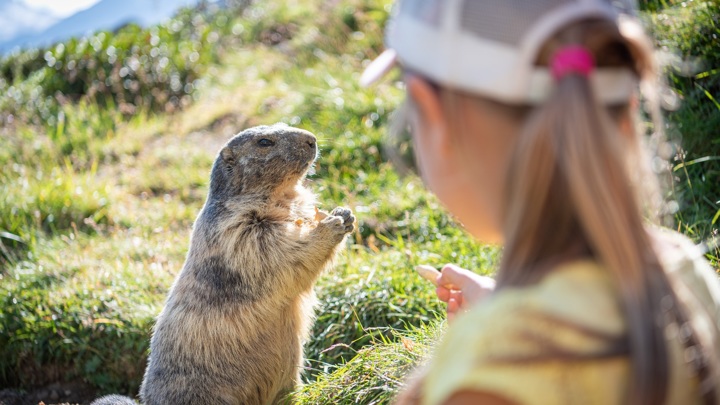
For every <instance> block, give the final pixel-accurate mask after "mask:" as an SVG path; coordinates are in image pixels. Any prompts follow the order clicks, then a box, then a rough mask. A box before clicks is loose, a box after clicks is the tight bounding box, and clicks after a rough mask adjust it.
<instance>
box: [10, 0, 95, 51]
mask: <svg viewBox="0 0 720 405" xmlns="http://www.w3.org/2000/svg"><path fill="white" fill-rule="evenodd" d="M99 1H100V0H0V42H3V41H7V40H10V39H11V38H13V37H15V36H17V35H22V34H24V33H32V32H40V31H42V30H44V29H45V28H47V27H49V26H51V25H52V24H54V23H56V22H57V21H59V20H61V19H63V18H65V17H68V16H70V15H72V14H74V13H76V12H78V11H81V10H84V9H86V8H88V7H91V6H93V5H94V4H95V3H97V2H99Z"/></svg>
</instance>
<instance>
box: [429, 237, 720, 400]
mask: <svg viewBox="0 0 720 405" xmlns="http://www.w3.org/2000/svg"><path fill="white" fill-rule="evenodd" d="M661 239H662V240H663V242H662V243H663V244H664V246H665V247H664V248H663V249H662V252H663V253H662V255H663V256H662V257H661V259H662V260H663V263H664V265H665V266H666V268H667V269H670V270H669V271H671V272H677V273H675V275H678V276H679V277H680V278H681V280H682V281H683V283H684V284H685V285H687V286H688V287H689V289H690V290H691V291H692V292H693V293H694V294H695V295H697V296H698V298H699V300H700V302H701V304H702V306H703V307H704V308H700V310H707V311H710V313H711V317H709V318H708V319H711V320H712V321H714V322H718V321H720V286H719V285H718V279H717V275H716V274H715V272H714V271H713V269H712V268H711V267H710V266H709V265H708V264H707V262H706V261H705V260H704V258H703V257H702V254H701V253H700V252H698V251H697V250H696V249H695V248H694V246H693V245H692V243H691V242H690V241H688V240H687V239H685V238H684V237H681V236H679V235H676V234H672V235H664V236H662V237H661ZM626 329H627V325H626V324H625V320H624V317H623V313H622V309H621V306H620V299H619V295H618V293H617V291H616V288H615V287H614V286H613V283H612V282H611V280H610V278H609V276H608V275H607V274H606V272H605V271H604V269H603V268H602V267H601V266H600V265H598V264H596V263H595V262H591V261H583V262H574V263H569V264H566V265H563V266H561V267H559V268H557V269H556V270H554V271H553V272H552V273H551V274H549V275H548V276H546V277H545V278H544V279H543V280H542V281H541V282H540V283H538V284H536V285H533V286H529V287H524V288H508V289H504V290H502V291H500V292H498V293H496V294H494V295H493V296H492V297H490V298H488V299H487V300H486V301H484V302H482V303H481V304H479V305H477V306H475V307H473V308H472V309H470V310H469V311H468V312H467V313H465V314H463V315H461V316H459V317H458V318H457V319H456V320H455V322H454V323H453V324H452V326H451V327H450V328H449V329H448V331H447V334H446V335H445V337H444V338H443V341H442V342H441V344H440V346H439V347H438V348H437V350H436V353H435V356H434V357H433V359H432V360H431V362H430V365H429V368H428V373H427V375H426V378H425V379H424V384H423V387H422V391H423V392H422V394H423V395H422V398H423V403H424V404H441V403H443V402H444V401H445V400H447V399H449V398H450V397H451V396H452V394H453V393H455V392H457V391H460V390H469V391H482V392H487V393H492V394H495V395H498V396H500V397H502V398H505V399H507V400H510V401H514V402H515V403H517V404H520V405H524V404H589V405H591V404H598V405H612V404H622V403H624V398H625V395H626V393H627V389H628V382H629V376H630V366H629V360H628V358H627V357H626V356H622V355H620V356H615V357H609V358H604V359H591V360H587V359H585V360H565V361H563V360H538V361H518V362H511V361H497V360H499V359H503V360H507V359H512V358H516V359H532V358H533V357H534V356H536V357H537V356H542V355H546V354H548V353H547V350H548V348H552V349H553V352H554V353H572V354H583V353H585V354H590V353H597V352H598V351H602V350H603V349H604V348H606V346H607V340H606V339H604V338H603V336H622V335H623V334H624V333H625V332H626ZM669 350H670V364H671V376H670V387H669V391H668V400H669V401H668V402H667V403H668V404H672V405H675V404H677V405H690V404H695V403H698V398H697V381H696V380H695V379H694V378H693V377H692V376H691V374H690V371H689V368H688V367H687V366H685V362H684V359H683V354H682V353H683V350H684V348H683V346H682V344H681V342H680V341H679V340H678V339H677V338H670V339H669ZM556 358H557V356H556Z"/></svg>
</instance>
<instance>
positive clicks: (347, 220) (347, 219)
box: [330, 207, 355, 233]
mask: <svg viewBox="0 0 720 405" xmlns="http://www.w3.org/2000/svg"><path fill="white" fill-rule="evenodd" d="M330 215H332V216H334V217H340V218H342V224H343V227H344V231H345V233H347V232H352V231H353V229H355V225H354V224H355V216H354V215H353V214H352V211H350V210H349V209H347V208H344V207H337V208H335V209H334V210H332V212H331V213H330Z"/></svg>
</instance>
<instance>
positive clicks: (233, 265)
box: [140, 125, 355, 405]
mask: <svg viewBox="0 0 720 405" xmlns="http://www.w3.org/2000/svg"><path fill="white" fill-rule="evenodd" d="M261 140H266V141H261ZM316 154H317V147H316V145H315V137H314V136H313V135H312V134H310V133H308V132H306V131H302V130H299V129H296V128H292V127H288V126H284V125H274V126H269V127H267V126H263V127H256V128H251V129H248V130H245V131H243V132H241V133H240V134H238V135H237V136H236V137H234V138H233V139H232V140H230V142H228V144H227V145H226V146H225V147H224V148H223V149H222V150H221V151H220V153H219V155H218V157H217V159H216V161H215V165H214V166H213V170H212V174H211V184H210V192H209V193H208V199H207V202H206V203H205V206H204V207H203V210H202V211H201V213H200V215H199V216H198V218H197V220H196V222H195V225H194V228H193V233H192V238H191V242H190V250H189V252H188V255H187V260H186V262H185V265H184V266H183V269H182V271H181V272H180V274H179V275H178V276H177V278H176V280H175V282H174V284H173V286H172V288H171V290H170V293H169V295H168V298H167V302H166V304H165V308H164V309H163V310H162V312H161V314H160V316H159V318H158V320H157V324H156V326H155V330H154V333H153V336H152V340H151V353H150V358H149V360H148V366H147V370H146V372H145V377H144V379H143V383H142V387H141V390H140V397H141V399H142V402H143V403H145V404H147V405H156V404H176V405H179V404H268V403H273V402H277V401H279V400H280V399H282V398H283V397H284V396H285V395H286V394H287V393H288V392H289V391H290V390H292V389H293V387H294V386H295V385H296V384H297V383H298V381H299V375H300V368H301V366H302V362H303V355H302V345H303V342H304V341H305V340H306V339H307V337H308V332H309V328H310V326H311V322H312V308H313V305H314V304H315V302H316V300H315V294H314V292H313V284H314V283H315V281H316V279H317V277H318V275H319V274H320V272H321V271H322V270H323V269H324V268H325V267H327V266H328V264H329V263H330V262H331V260H332V259H333V257H334V255H335V252H336V250H337V249H338V246H340V245H341V242H342V241H343V239H344V237H345V235H346V234H347V233H349V232H350V231H352V229H353V223H354V220H355V218H354V217H353V216H352V213H351V212H350V210H347V209H344V208H336V209H335V210H334V211H333V212H332V214H330V215H328V216H327V217H325V218H324V219H321V220H319V221H317V220H316V219H315V218H316V211H315V198H314V196H313V194H312V193H311V192H310V191H309V190H307V189H306V188H304V187H303V186H302V184H301V183H302V181H303V180H304V178H305V174H306V173H307V171H308V170H309V168H310V167H311V165H312V163H313V162H314V160H315V157H316Z"/></svg>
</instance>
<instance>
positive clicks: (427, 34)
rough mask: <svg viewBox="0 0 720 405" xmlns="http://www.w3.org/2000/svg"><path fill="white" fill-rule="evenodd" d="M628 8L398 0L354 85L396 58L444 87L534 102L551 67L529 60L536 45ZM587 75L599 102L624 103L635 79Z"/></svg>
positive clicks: (602, 71) (530, 1) (606, 0)
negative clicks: (381, 47) (378, 46)
mask: <svg viewBox="0 0 720 405" xmlns="http://www.w3.org/2000/svg"><path fill="white" fill-rule="evenodd" d="M633 12H634V6H633V4H628V3H627V2H623V1H620V0H400V1H399V2H398V4H397V5H396V9H395V15H394V16H393V17H392V18H391V20H390V23H389V24H388V29H387V36H386V44H387V46H388V49H387V50H386V51H385V52H383V53H382V54H381V55H380V56H379V57H378V58H376V59H375V60H374V61H373V62H372V63H370V65H369V66H368V67H367V69H366V70H365V72H364V73H363V75H362V77H361V78H360V84H361V85H363V86H368V85H370V84H372V83H373V82H375V81H377V80H378V79H379V78H380V77H382V76H383V75H384V74H385V73H387V71H389V70H390V69H391V68H392V67H393V66H394V65H395V63H396V62H398V61H399V62H400V63H401V64H402V65H403V66H404V67H405V68H407V69H409V70H411V71H413V72H416V73H418V74H421V75H423V76H425V77H427V78H428V79H430V80H432V81H434V82H436V83H438V84H440V85H443V86H447V87H449V88H454V89H459V90H465V91H468V92H472V93H477V94H481V95H484V96H486V97H488V98H492V99H495V100H498V101H502V102H506V103H510V104H536V103H540V102H542V101H543V100H545V99H546V98H547V97H548V96H549V95H550V94H551V92H552V89H553V86H554V79H553V77H552V74H551V72H550V70H549V69H548V68H547V67H544V66H536V65H535V63H534V62H535V60H536V59H537V54H538V52H539V51H540V48H541V47H542V46H543V44H544V43H545V42H546V41H547V40H548V39H549V38H550V37H551V36H552V35H553V34H555V33H556V32H557V31H558V30H560V29H562V28H564V27H566V26H567V25H568V24H570V23H573V22H576V21H580V20H583V19H589V18H594V19H598V18H599V19H607V20H610V21H617V19H618V17H619V16H620V15H621V14H629V13H633ZM589 79H590V81H591V84H592V86H593V88H594V91H595V94H596V96H597V97H598V99H599V100H600V101H601V102H602V103H605V104H614V103H622V102H626V101H627V100H628V99H629V98H630V96H631V95H632V94H633V92H634V91H635V89H637V83H638V78H637V75H635V74H634V73H633V72H632V71H631V70H630V69H627V68H596V69H594V70H593V72H592V73H591V74H590V76H589Z"/></svg>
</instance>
